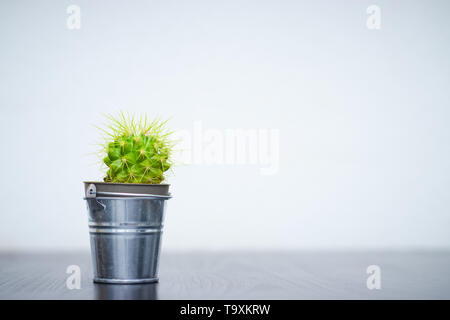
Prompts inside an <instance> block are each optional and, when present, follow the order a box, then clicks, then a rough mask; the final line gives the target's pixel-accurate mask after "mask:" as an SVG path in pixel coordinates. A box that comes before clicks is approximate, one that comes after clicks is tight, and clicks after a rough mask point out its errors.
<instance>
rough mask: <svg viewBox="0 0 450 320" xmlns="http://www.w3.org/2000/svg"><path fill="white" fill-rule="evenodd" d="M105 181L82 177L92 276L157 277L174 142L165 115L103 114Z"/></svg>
mask: <svg viewBox="0 0 450 320" xmlns="http://www.w3.org/2000/svg"><path fill="white" fill-rule="evenodd" d="M107 118H108V120H109V124H108V126H107V127H106V128H102V129H101V130H102V131H103V132H104V133H105V134H106V136H105V142H104V144H103V147H102V151H101V154H102V159H103V160H102V162H103V164H104V165H105V166H106V174H105V177H104V179H103V180H104V181H103V182H95V181H85V182H84V186H85V195H86V197H85V199H86V201H87V204H88V213H89V233H90V240H91V253H92V260H93V265H94V281H95V282H104V283H144V282H154V281H157V280H158V277H157V271H158V270H157V268H158V258H159V252H160V244H161V232H162V222H163V217H164V211H165V206H166V200H168V199H170V198H171V195H170V193H169V185H168V184H163V183H162V182H163V181H165V178H166V177H165V175H166V173H167V171H168V170H169V169H170V168H171V167H172V161H171V157H172V152H173V147H174V143H173V142H172V141H171V140H170V134H171V132H169V131H167V129H166V127H165V125H166V122H167V121H161V120H149V119H148V117H147V116H146V115H143V116H141V117H139V118H136V117H135V116H134V115H125V114H124V113H120V114H119V116H118V117H113V116H107Z"/></svg>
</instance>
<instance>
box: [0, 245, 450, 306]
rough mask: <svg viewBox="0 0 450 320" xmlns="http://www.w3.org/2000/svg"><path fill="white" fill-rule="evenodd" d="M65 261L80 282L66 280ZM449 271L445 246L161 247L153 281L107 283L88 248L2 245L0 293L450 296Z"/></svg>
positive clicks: (66, 295)
mask: <svg viewBox="0 0 450 320" xmlns="http://www.w3.org/2000/svg"><path fill="white" fill-rule="evenodd" d="M69 265H78V266H79V267H80V269H81V288H80V289H72V290H69V289H68V288H67V286H66V279H67V277H69V274H67V273H66V269H67V267H68V266H69ZM369 265H378V266H379V267H380V269H381V289H379V290H377V289H373V290H369V289H368V288H367V285H366V280H367V278H368V277H369V275H368V274H367V273H366V269H367V267H368V266H369ZM449 273H450V252H447V251H420V252H416V251H411V252H401V251H399V252H395V251H391V252H389V251H384V252H383V251H359V252H346V251H341V252H336V251H335V252H325V251H319V252H315V251H309V252H308V251H304V252H275V251H274V252H263V251H261V252H218V253H212V252H191V253H170V252H168V253H165V252H164V253H163V255H162V258H161V263H160V281H159V283H156V284H147V285H106V284H94V283H93V282H92V268H91V261H90V255H89V252H77V253H59V254H57V253H42V254H37V253H33V254H25V253H0V299H450V277H449Z"/></svg>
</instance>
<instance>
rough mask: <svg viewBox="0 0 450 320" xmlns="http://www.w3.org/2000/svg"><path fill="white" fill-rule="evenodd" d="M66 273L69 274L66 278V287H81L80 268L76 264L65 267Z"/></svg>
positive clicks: (70, 288)
mask: <svg viewBox="0 0 450 320" xmlns="http://www.w3.org/2000/svg"><path fill="white" fill-rule="evenodd" d="M66 273H67V274H70V275H69V276H68V277H67V279H66V287H67V289H69V290H73V289H81V268H80V267H79V266H77V265H76V264H72V265H70V266H68V267H67V269H66Z"/></svg>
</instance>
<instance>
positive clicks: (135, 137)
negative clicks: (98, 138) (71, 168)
mask: <svg viewBox="0 0 450 320" xmlns="http://www.w3.org/2000/svg"><path fill="white" fill-rule="evenodd" d="M107 118H108V119H109V120H110V124H109V125H108V127H107V129H106V130H104V129H102V130H103V132H104V133H106V134H107V139H106V140H107V142H106V144H105V145H104V150H103V152H104V153H103V154H105V153H106V157H104V158H103V163H104V164H105V165H106V166H107V167H108V170H107V172H106V177H105V178H104V181H105V182H115V183H150V184H158V183H161V182H162V181H163V180H164V179H165V176H164V175H165V173H166V172H167V170H169V168H170V167H171V166H172V163H171V155H172V149H173V143H172V141H170V139H169V136H170V134H171V132H168V131H167V130H166V128H165V124H166V122H167V120H166V121H160V120H158V119H157V120H151V121H149V119H148V118H147V115H144V116H141V117H140V118H139V119H138V120H136V119H135V116H134V115H129V114H127V115H125V114H124V113H120V115H119V116H118V117H113V116H109V115H108V116H107Z"/></svg>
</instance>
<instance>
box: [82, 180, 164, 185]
mask: <svg viewBox="0 0 450 320" xmlns="http://www.w3.org/2000/svg"><path fill="white" fill-rule="evenodd" d="M83 183H94V184H118V185H127V186H170V184H169V183H123V182H104V181H90V180H85V181H83Z"/></svg>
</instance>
